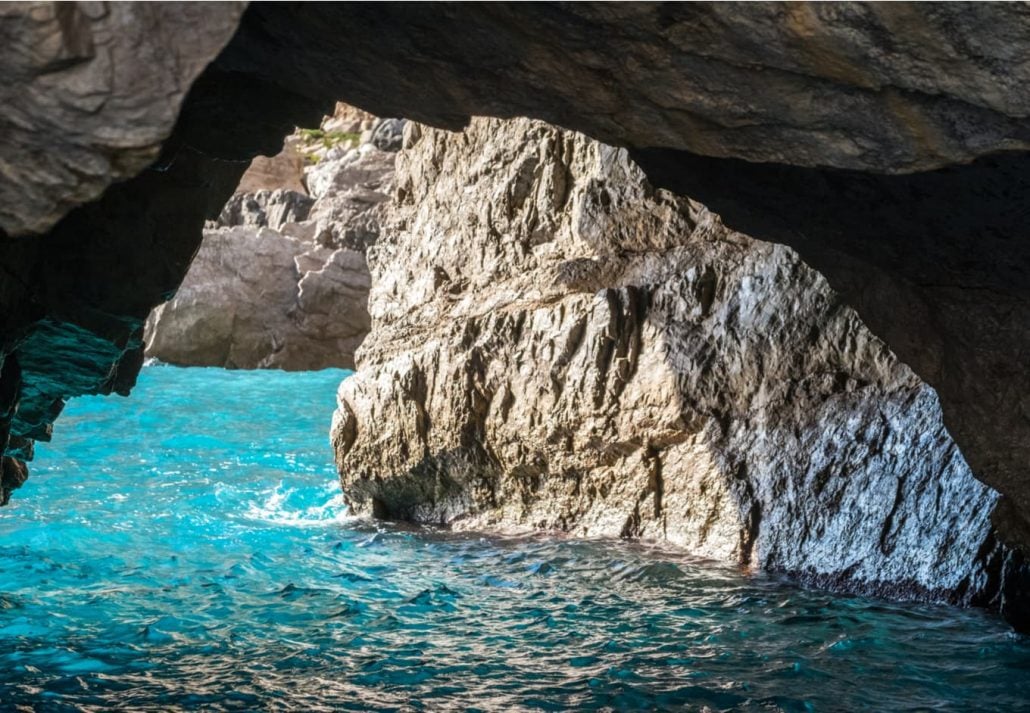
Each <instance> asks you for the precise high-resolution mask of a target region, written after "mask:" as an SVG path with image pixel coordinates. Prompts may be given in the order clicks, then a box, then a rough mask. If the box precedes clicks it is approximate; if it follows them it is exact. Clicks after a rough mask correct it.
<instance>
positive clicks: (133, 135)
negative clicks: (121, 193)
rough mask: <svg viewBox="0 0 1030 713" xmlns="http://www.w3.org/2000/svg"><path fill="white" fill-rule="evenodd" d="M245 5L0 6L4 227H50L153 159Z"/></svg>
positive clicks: (12, 230) (12, 231)
mask: <svg viewBox="0 0 1030 713" xmlns="http://www.w3.org/2000/svg"><path fill="white" fill-rule="evenodd" d="M245 7H246V3H242V2H225V3H216V4H213V5H203V4H193V3H102V2H75V3H64V2H14V3H4V5H3V6H0V46H2V47H3V48H4V50H3V52H2V53H0V74H2V75H3V77H4V81H3V84H2V86H0V230H2V231H3V232H6V233H7V234H8V235H23V234H29V233H43V232H45V231H46V230H47V229H49V228H50V227H51V226H53V225H54V224H55V223H56V222H57V221H58V220H59V219H60V218H61V217H62V216H63V215H64V214H65V213H67V212H68V210H70V209H71V208H73V207H75V206H77V205H80V204H82V203H86V202H87V201H91V200H93V199H95V198H97V197H99V196H100V194H101V192H102V191H103V190H104V189H105V188H107V186H108V185H109V184H110V183H112V182H114V181H118V180H122V179H126V178H131V177H132V176H135V175H136V174H137V173H139V172H140V171H142V170H143V169H144V168H145V167H146V166H147V165H149V164H150V163H151V162H153V161H154V159H156V158H157V155H158V152H159V151H160V150H161V143H162V142H163V141H164V140H165V139H166V138H168V135H169V134H170V133H171V132H172V126H173V124H174V123H175V119H176V117H177V116H178V113H179V105H180V104H181V102H182V100H183V98H184V97H185V96H186V92H187V91H188V90H189V88H190V84H191V83H192V82H193V80H194V79H195V78H196V77H197V75H199V74H200V73H201V71H202V70H203V69H204V68H205V67H206V66H207V64H208V62H210V61H211V60H212V59H213V58H214V57H215V55H216V54H217V53H218V51H219V50H220V49H222V46H223V45H224V44H225V43H226V42H227V41H228V40H229V38H230V37H231V36H232V34H233V32H235V30H236V23H237V21H238V20H239V17H240V15H241V14H242V13H243V9H244V8H245Z"/></svg>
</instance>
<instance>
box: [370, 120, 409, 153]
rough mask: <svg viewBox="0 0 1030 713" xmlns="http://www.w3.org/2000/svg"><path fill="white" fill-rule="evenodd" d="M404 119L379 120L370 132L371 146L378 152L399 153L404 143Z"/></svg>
mask: <svg viewBox="0 0 1030 713" xmlns="http://www.w3.org/2000/svg"><path fill="white" fill-rule="evenodd" d="M404 124H405V121H404V119H381V120H380V121H379V123H378V124H377V125H376V127H375V128H374V129H373V130H372V138H371V142H372V145H373V146H375V147H376V148H377V149H379V150H380V151H400V150H401V144H402V143H403V142H404Z"/></svg>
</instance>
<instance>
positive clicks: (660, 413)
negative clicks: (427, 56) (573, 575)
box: [332, 120, 1002, 602]
mask: <svg viewBox="0 0 1030 713" xmlns="http://www.w3.org/2000/svg"><path fill="white" fill-rule="evenodd" d="M396 181H397V197H398V198H397V204H396V205H395V206H392V214H391V216H392V217H391V222H390V229H389V230H387V231H386V233H385V236H384V238H383V239H382V240H381V241H380V242H379V243H378V244H377V245H376V246H375V247H373V248H372V249H371V250H370V252H369V261H370V267H371V270H372V274H373V289H372V293H371V296H370V300H369V310H370V313H371V314H372V317H373V330H372V332H371V334H370V335H369V337H368V339H367V340H366V342H365V343H364V345H363V346H362V347H361V349H360V351H359V356H358V372H357V373H356V374H355V375H354V376H352V377H350V378H348V379H347V380H345V381H344V382H343V383H342V384H341V386H340V390H339V409H338V411H337V414H336V416H335V418H334V425H333V432H332V433H333V435H332V438H333V443H334V447H335V449H336V456H337V463H338V465H339V468H340V474H341V479H342V484H343V491H344V493H345V497H346V498H347V499H348V501H349V503H350V505H351V506H352V508H353V509H354V510H355V511H356V512H358V513H364V514H374V515H377V516H381V517H390V518H398V519H408V520H416V521H422V522H433V523H440V524H448V525H452V526H455V527H460V528H473V529H480V528H486V529H492V530H497V529H502V530H510V529H515V530H525V529H549V530H552V529H553V530H561V531H564V532H571V533H575V534H578V535H587V536H632V537H645V538H653V539H662V540H668V541H671V542H674V543H676V544H678V545H681V546H684V547H686V548H688V549H689V550H690V551H691V552H693V553H695V554H697V555H701V556H706V557H712V558H715V559H720V560H727V561H736V562H741V563H744V564H748V565H750V566H752V567H754V568H760V569H765V570H773V571H784V572H789V573H792V574H794V575H797V576H801V577H805V578H809V579H812V580H814V581H818V582H820V583H822V584H824V585H830V586H836V587H843V588H848V589H857V590H862V591H875V592H882V593H889V594H893V595H897V596H919V597H928V598H933V599H947V600H952V601H965V602H969V601H973V600H976V601H983V600H985V599H987V598H989V597H990V596H992V595H994V594H995V593H996V592H997V589H998V587H999V583H998V580H997V578H993V579H992V575H996V574H997V572H998V571H999V570H1000V568H1001V566H1002V565H1001V559H1000V558H1001V551H1000V550H999V549H998V548H997V547H996V546H995V545H994V544H993V536H992V531H991V524H990V518H989V516H990V511H991V509H992V508H993V505H994V503H995V500H996V498H997V495H996V493H994V492H993V491H991V490H990V489H989V488H987V487H985V486H984V485H982V484H980V483H979V482H977V481H976V480H975V479H974V478H973V475H972V473H971V472H970V469H969V467H968V466H967V465H966V463H965V461H964V460H963V459H962V456H961V454H960V453H959V451H958V448H957V447H956V446H955V444H954V443H953V442H952V440H951V438H950V437H949V436H948V433H947V431H946V430H945V428H944V425H943V423H942V421H941V415H940V408H939V404H938V401H937V398H936V395H935V394H934V393H933V391H932V390H931V389H930V388H929V387H927V386H926V385H924V384H922V383H921V382H920V381H919V379H918V378H917V377H916V376H915V375H914V374H913V373H912V372H911V371H910V370H909V369H908V368H907V367H906V366H905V365H904V364H902V363H901V362H900V361H899V360H898V359H897V358H896V357H895V356H894V355H893V354H892V353H891V352H890V350H889V349H888V347H887V346H886V345H885V344H884V343H883V342H882V341H881V340H879V339H878V338H876V337H875V336H874V335H873V334H871V333H870V332H869V331H868V330H867V329H866V328H865V327H864V326H863V324H862V323H861V321H860V319H859V318H858V316H857V315H856V313H855V312H854V311H853V310H852V309H850V308H849V307H847V306H846V305H844V304H843V303H842V301H841V299H840V298H839V297H838V296H837V295H836V294H835V293H834V292H833V291H832V290H831V289H830V287H829V286H828V285H827V283H826V281H825V280H824V279H823V278H822V277H821V276H820V275H819V274H818V273H816V272H815V271H813V270H812V269H810V268H809V267H807V266H806V265H805V264H804V263H803V262H802V261H801V260H800V259H799V257H798V256H797V254H796V253H795V252H794V251H793V250H791V249H789V248H786V247H783V246H777V245H772V244H769V243H764V242H760V241H756V240H753V239H751V238H748V237H746V236H744V235H741V234H739V233H736V232H734V231H732V230H730V229H728V228H726V227H725V226H724V225H723V224H722V222H721V221H720V219H719V218H718V217H717V216H716V215H714V214H712V213H711V212H709V211H708V210H707V209H706V208H705V207H704V206H702V205H701V204H699V203H696V202H693V201H691V200H690V199H687V198H677V197H675V196H674V195H673V194H670V193H668V192H665V191H661V190H655V189H654V188H653V187H652V186H651V185H650V184H649V183H648V182H647V180H646V179H645V177H644V175H643V173H642V172H641V171H640V169H639V168H638V167H637V166H636V165H634V164H633V163H632V162H631V161H630V160H629V158H628V155H627V153H626V152H625V151H623V150H618V149H613V148H610V147H607V146H604V145H602V144H598V143H596V142H592V141H590V140H588V139H586V138H585V137H583V136H581V135H577V134H573V133H570V132H565V131H561V130H558V129H555V128H552V127H549V126H547V125H544V124H541V123H538V122H530V121H525V120H519V121H512V122H499V121H494V120H475V121H473V123H472V124H471V126H470V128H469V129H468V130H466V131H465V132H464V133H463V134H460V135H452V134H448V133H446V132H443V131H438V130H432V129H426V128H424V127H417V126H415V127H412V129H411V130H410V131H409V133H408V136H407V147H406V150H405V151H404V152H402V153H401V154H400V157H399V159H398V174H397V177H396Z"/></svg>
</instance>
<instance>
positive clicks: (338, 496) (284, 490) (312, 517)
mask: <svg viewBox="0 0 1030 713" xmlns="http://www.w3.org/2000/svg"><path fill="white" fill-rule="evenodd" d="M339 487H340V486H339V483H338V482H337V481H335V480H333V481H330V482H329V483H328V484H327V486H326V488H325V489H324V490H323V494H327V493H332V492H334V491H335V494H334V495H332V497H330V498H329V499H328V500H326V501H325V502H323V503H321V504H317V505H310V506H308V507H296V506H294V505H293V504H292V501H294V500H296V499H297V498H295V497H294V496H296V495H297V494H298V489H297V488H291V487H287V486H286V485H285V484H284V483H283V482H282V481H279V485H277V486H276V487H275V489H274V490H272V491H270V492H269V493H268V497H267V498H266V499H265V500H264V501H263V502H251V503H250V507H249V508H248V509H247V511H246V512H245V513H244V514H243V517H244V518H245V519H248V520H257V521H259V522H264V523H268V524H271V525H285V526H288V527H328V526H331V525H340V524H344V523H348V522H352V521H353V520H355V519H356V518H355V517H354V516H353V515H350V514H348V508H347V505H346V503H345V502H344V499H343V493H341V492H339ZM309 492H310V491H309Z"/></svg>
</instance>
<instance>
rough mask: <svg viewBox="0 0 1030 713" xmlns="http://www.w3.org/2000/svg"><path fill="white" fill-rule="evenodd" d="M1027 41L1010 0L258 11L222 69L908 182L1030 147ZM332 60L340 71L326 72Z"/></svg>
mask: <svg viewBox="0 0 1030 713" xmlns="http://www.w3.org/2000/svg"><path fill="white" fill-rule="evenodd" d="M1028 32H1030V12H1028V11H1027V8H1026V7H1025V6H1023V5H1020V4H980V3H936V4H932V5H928V6H927V5H923V4H920V3H806V4H799V3H788V2H765V3H683V4H676V3H667V4H659V3H621V4H614V5H613V4H610V3H549V4H546V5H539V6H534V7H530V8H527V7H522V6H519V5H517V4H510V3H494V4H490V5H482V6H476V7H470V8H463V7H459V6H450V7H448V6H431V5H430V6H426V5H421V6H420V5H388V6H383V7H378V6H371V7H369V6H360V5H359V6H347V5H342V4H341V5H329V6H324V7H322V6H312V7H305V6H300V7H297V6H282V5H263V4H256V5H255V6H252V7H251V8H250V10H249V11H248V13H247V15H246V17H245V18H244V21H243V23H242V24H241V28H240V32H239V33H238V34H237V36H236V37H235V38H234V40H233V42H232V43H231V44H230V45H229V47H228V48H227V50H226V52H224V53H223V55H222V56H221V57H220V58H219V61H218V66H219V67H220V68H222V69H224V70H226V71H234V72H244V73H254V74H256V75H258V76H261V77H263V78H266V79H268V80H271V81H275V82H279V83H282V84H283V86H287V85H286V82H287V81H288V82H289V85H288V86H290V87H291V88H292V89H293V91H296V92H298V93H300V94H306V95H310V96H316V95H317V94H318V91H319V88H322V90H323V91H324V90H325V89H327V88H328V87H329V86H331V87H332V88H333V90H334V91H335V93H336V96H338V97H339V98H341V99H343V100H345V101H347V102H349V103H351V104H355V105H357V106H361V107H364V108H367V109H368V110H369V111H372V112H373V113H376V114H378V115H379V116H408V117H411V118H415V119H419V120H428V121H429V122H431V123H435V124H446V125H449V126H452V127H454V126H458V125H460V124H462V123H463V122H464V120H465V119H466V118H467V117H468V116H469V115H470V114H488V115H500V116H517V115H528V116H535V117H539V118H541V119H545V120H547V121H550V122H551V123H554V124H558V125H561V126H566V127H569V128H573V129H577V130H581V131H584V132H587V133H589V134H591V135H592V136H594V138H597V139H600V140H603V141H606V142H608V143H613V144H618V145H623V146H627V147H634V148H646V147H662V148H673V149H681V150H686V151H690V152H692V153H695V154H701V155H705V156H714V157H723V158H729V157H735V158H742V159H746V160H748V161H755V162H774V163H787V164H792V165H800V166H832V167H836V168H847V169H859V170H868V171H875V172H884V171H887V172H909V171H921V170H928V169H933V168H939V167H942V166H945V165H948V164H952V163H965V162H968V161H971V160H972V159H974V158H977V157H978V156H983V155H985V154H989V153H992V152H996V151H1001V150H1010V149H1024V150H1025V149H1027V148H1030V97H1028V96H1027V93H1026V92H1025V91H1024V86H1025V84H1026V82H1027V81H1028V80H1030V61H1028V60H1027V55H1026V37H1027V33H1028ZM370 38H375V39H374V41H373V40H371V39H370ZM282 47H289V48H291V52H290V59H291V60H292V61H290V62H281V61H280V62H275V63H272V62H265V61H262V60H264V57H265V54H264V52H263V51H262V49H259V48H268V50H269V51H270V50H271V49H272V48H276V49H278V48H282ZM280 51H281V50H280ZM332 55H335V56H338V57H346V58H347V71H346V72H336V73H333V76H332V77H328V76H327V73H326V68H325V66H324V64H325V58H326V57H327V56H332ZM277 56H280V57H281V55H277Z"/></svg>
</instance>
